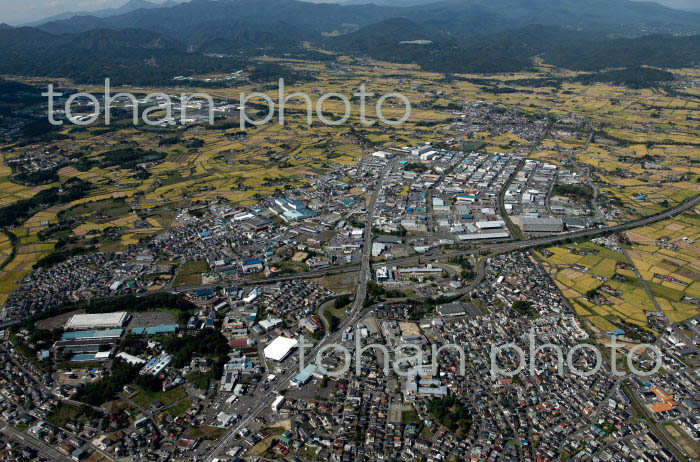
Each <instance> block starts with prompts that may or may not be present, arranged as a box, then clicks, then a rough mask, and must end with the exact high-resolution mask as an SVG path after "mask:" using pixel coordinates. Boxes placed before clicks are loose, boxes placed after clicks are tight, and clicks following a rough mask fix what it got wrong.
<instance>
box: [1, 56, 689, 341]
mask: <svg viewBox="0 0 700 462" xmlns="http://www.w3.org/2000/svg"><path fill="white" fill-rule="evenodd" d="M261 60H263V61H274V62H276V63H278V64H282V65H284V66H287V67H289V68H291V69H293V70H296V71H301V72H304V73H308V74H311V75H313V76H314V78H315V79H316V80H313V81H300V82H297V83H295V84H293V85H287V86H286V94H287V95H289V94H291V93H293V92H303V93H306V94H308V95H310V97H311V99H312V101H313V103H316V101H317V100H318V99H319V98H320V96H321V95H322V94H324V93H329V92H333V93H340V94H345V95H353V94H354V93H357V92H358V91H359V90H360V87H361V85H363V84H364V85H365V87H366V91H367V92H372V93H375V96H374V97H370V98H368V100H367V106H366V118H367V119H368V120H370V121H377V114H376V110H375V103H376V101H377V99H378V96H376V95H381V94H387V93H391V92H400V93H401V94H403V95H404V96H406V97H407V98H408V99H409V100H410V102H411V107H412V111H411V115H410V117H409V119H408V120H407V121H406V123H404V124H402V125H400V126H396V127H389V126H386V125H380V124H375V125H374V126H372V127H365V126H362V125H361V124H360V107H359V98H354V99H352V101H351V110H350V113H349V118H348V121H347V123H345V124H343V125H339V126H329V125H324V124H321V123H314V124H312V125H308V123H307V120H306V114H305V108H306V107H305V105H304V104H302V102H301V101H296V100H291V101H289V102H288V104H287V108H288V109H289V111H288V112H287V113H286V124H285V126H281V125H279V124H278V123H274V121H273V122H272V123H268V124H265V125H262V126H257V127H251V126H249V127H247V128H246V130H245V135H244V136H240V135H241V133H240V129H239V127H238V123H237V122H238V119H237V117H238V116H237V115H236V114H230V116H229V119H228V122H230V124H228V125H224V126H221V127H203V126H188V127H185V128H182V127H171V128H161V129H157V130H153V129H151V127H143V126H141V127H133V126H132V125H131V124H130V123H128V124H118V125H117V126H113V127H110V128H111V129H110V128H105V127H103V126H95V127H88V128H82V127H71V126H68V125H66V126H65V127H64V128H63V129H62V134H64V135H67V137H66V139H60V140H55V141H51V142H50V143H47V144H42V145H31V144H30V145H26V146H20V145H9V146H0V147H2V148H3V149H2V152H3V157H2V162H0V186H1V187H0V207H2V206H6V205H9V204H12V203H15V202H17V201H19V200H22V199H26V198H30V197H33V196H34V195H35V194H37V192H39V191H41V190H42V189H46V188H50V187H54V186H60V184H61V183H62V182H65V181H67V180H69V179H71V178H80V179H82V180H84V181H88V182H90V183H91V185H92V187H93V189H92V190H91V191H90V192H89V195H88V197H85V198H83V199H80V200H77V201H74V202H71V203H69V204H63V205H60V206H54V207H49V208H46V209H42V210H37V211H36V212H35V213H34V214H33V215H32V216H30V217H28V218H27V219H26V220H25V221H24V222H23V223H21V224H20V225H19V226H17V229H16V230H15V231H13V232H16V233H18V234H23V235H22V236H21V238H20V242H19V244H18V245H19V247H18V249H17V250H18V251H17V252H16V256H15V258H14V259H12V261H8V260H9V259H10V257H11V254H12V252H11V251H10V250H9V249H10V248H11V246H10V247H9V248H8V247H4V248H3V246H7V245H8V244H7V243H6V242H0V261H3V259H4V260H5V262H6V266H5V267H4V268H3V269H2V271H1V272H0V289H1V290H0V294H2V293H8V292H6V291H9V290H11V288H12V287H13V284H14V283H15V282H16V281H17V280H18V278H21V277H23V274H26V272H28V271H30V270H31V266H32V265H33V264H34V263H35V262H36V261H37V260H38V259H39V258H41V257H42V256H43V255H45V254H46V253H48V252H50V251H51V248H52V247H53V245H54V244H55V243H56V242H57V240H58V239H63V240H65V239H73V240H75V241H76V242H77V243H76V245H81V244H84V243H85V242H88V241H90V242H91V243H92V244H94V245H96V246H97V247H98V248H101V249H103V250H111V251H118V250H124V249H126V248H127V247H128V246H130V245H136V244H138V243H139V241H140V240H141V239H143V238H144V237H146V236H150V235H153V234H156V233H158V232H160V231H162V230H163V229H167V228H168V227H169V226H171V225H172V222H173V218H174V216H175V210H177V209H178V208H181V207H186V206H188V205H190V204H192V203H196V202H204V201H208V200H211V199H217V198H225V199H228V200H229V201H231V202H232V203H235V204H240V205H251V204H255V203H257V202H258V201H259V199H260V198H261V197H264V196H266V195H268V194H271V193H274V192H275V191H276V190H279V189H282V190H284V189H287V188H295V187H303V186H305V185H307V184H309V183H310V182H311V181H313V180H314V179H315V178H316V177H318V176H319V175H321V174H324V173H326V172H329V171H334V170H338V169H340V168H343V167H344V166H349V165H354V164H356V163H357V162H358V160H359V159H360V158H362V157H363V156H366V155H368V154H369V152H371V151H372V150H375V149H382V148H385V147H390V146H393V147H403V146H411V145H417V144H422V143H425V142H430V141H440V142H444V141H446V140H450V139H452V140H454V139H459V136H461V135H460V134H458V133H457V132H456V131H455V130H454V129H453V128H452V125H453V124H454V122H456V121H460V120H462V119H461V112H460V111H459V110H458V109H459V108H461V107H463V105H464V103H465V102H474V101H484V102H489V103H496V104H498V105H499V106H501V107H504V108H508V109H512V110H516V111H519V112H520V113H523V114H537V116H538V117H545V116H546V115H548V114H549V115H551V116H556V117H558V118H561V119H565V118H570V117H576V118H578V119H581V120H587V121H588V122H589V126H592V127H595V129H594V130H595V137H594V139H593V142H592V143H591V144H590V145H589V146H588V148H587V149H586V150H585V152H582V150H581V148H582V146H583V145H584V143H585V141H586V139H587V137H588V134H589V133H586V132H572V133H564V132H559V131H557V129H556V127H555V128H554V129H553V130H552V131H551V132H550V134H549V136H548V137H547V138H545V139H544V140H543V141H542V142H541V144H540V146H537V149H535V150H534V152H533V154H532V156H533V157H534V158H538V159H541V160H544V161H547V162H552V163H555V164H559V165H567V164H568V163H570V162H571V161H572V160H575V161H576V162H579V163H584V164H586V165H588V166H590V168H591V173H592V178H593V179H594V181H595V182H596V183H597V184H598V185H599V187H600V193H601V196H602V197H603V198H605V199H607V200H608V201H609V202H610V203H611V204H613V203H614V204H617V207H620V208H621V210H622V213H621V214H620V216H619V217H618V220H619V221H622V220H626V219H631V218H634V217H638V216H641V215H648V214H652V213H655V212H658V211H660V210H662V209H665V208H667V207H669V206H673V205H675V204H678V203H680V202H682V201H684V200H685V199H687V198H689V197H693V196H694V195H696V194H698V193H700V182H699V178H700V159H699V158H698V155H697V152H698V148H699V147H700V134H699V133H698V130H697V120H700V119H699V117H700V113H699V111H700V102H699V101H698V100H697V99H693V98H692V97H690V96H687V95H689V94H690V93H687V92H686V96H677V95H673V94H669V93H666V92H665V91H664V90H656V89H655V90H651V89H641V90H633V89H629V88H624V87H619V86H612V85H604V84H595V85H582V84H577V83H571V82H560V83H557V82H556V80H557V79H561V78H565V77H571V76H574V75H575V73H572V72H569V71H563V70H558V69H554V68H552V67H551V66H544V65H539V66H538V67H536V68H535V70H533V71H532V72H526V73H520V74H499V75H459V76H445V75H442V74H436V73H430V72H424V71H422V70H420V69H419V68H418V67H417V66H414V65H402V64H395V63H387V62H379V61H372V60H365V59H355V58H348V57H339V58H338V63H337V64H333V63H326V62H313V61H302V60H294V59H272V58H262V59H261ZM675 72H678V73H680V74H687V75H695V74H694V73H693V72H694V71H692V70H687V71H675ZM200 77H202V78H205V77H216V76H200ZM447 77H449V78H447ZM40 80H41V79H39V80H36V79H35V81H31V82H30V83H33V84H36V85H42V84H44V83H46V82H43V81H40ZM533 80H534V81H540V82H547V83H545V84H542V85H541V86H533V85H531V84H528V83H527V82H528V81H533ZM549 82H552V83H551V84H550V83H549ZM185 85H186V84H185ZM489 88H490V89H489ZM493 89H507V90H508V91H504V92H499V91H493ZM80 90H81V91H92V92H100V91H102V90H103V89H101V88H99V87H90V86H83V87H81V88H80ZM113 91H114V92H117V91H128V92H130V93H135V94H140V93H149V92H156V91H158V92H162V91H166V92H170V91H171V90H168V89H165V90H164V89H163V88H135V87H129V88H122V89H116V88H115V89H113ZM259 91H262V92H264V93H266V94H268V95H269V96H270V98H272V99H273V100H275V101H277V100H278V98H279V94H278V84H277V82H270V83H269V84H267V85H253V84H251V83H249V82H247V81H241V82H240V83H239V84H237V86H235V87H233V88H199V87H194V86H193V87H191V88H178V90H177V94H178V95H179V94H180V93H189V94H191V93H195V92H205V93H209V94H210V95H212V97H213V98H215V99H217V101H226V102H229V103H231V104H237V103H238V100H239V97H240V94H241V93H245V94H250V93H253V92H259ZM172 93H173V95H175V91H174V90H172ZM261 102H262V100H261V99H257V100H256V99H255V98H253V99H251V100H250V104H254V103H261ZM455 109H457V110H455ZM257 110H258V109H257V108H250V111H249V115H250V116H251V118H254V119H255V118H258V119H259V118H260V117H261V115H260V114H254V112H256V111H257ZM322 110H323V113H324V115H325V116H326V117H327V118H329V119H335V120H337V119H339V118H341V117H342V116H343V115H344V113H345V111H346V108H345V105H344V104H343V103H342V102H341V101H339V100H338V99H336V98H330V99H327V100H326V101H325V103H324V104H323V106H322ZM314 112H315V111H314ZM403 114H404V107H403V104H401V103H399V102H397V100H394V99H389V100H387V101H386V103H385V105H384V110H383V115H384V116H385V117H386V118H394V119H399V118H401V117H402V116H403ZM151 117H152V118H156V117H158V115H157V114H155V113H154V114H152V115H151ZM317 119H318V116H317V114H314V120H317ZM273 120H276V118H275V119H273ZM168 138H170V139H173V138H175V139H176V141H175V142H174V143H164V142H163V140H164V139H168ZM474 138H475V140H477V141H483V142H484V143H485V146H484V148H483V149H484V150H485V151H487V152H503V153H514V152H520V153H522V152H524V151H529V142H528V141H527V140H525V139H523V138H521V137H519V136H517V135H516V134H514V133H512V132H509V133H504V134H497V133H490V132H489V131H482V132H478V133H475V134H474ZM123 147H133V148H139V149H141V150H145V151H155V152H158V153H162V154H164V155H165V156H164V158H163V159H161V160H159V161H156V162H150V163H148V165H147V166H146V167H147V170H148V173H149V174H148V175H139V174H137V172H136V171H135V170H133V169H126V168H120V167H119V166H105V165H106V164H105V162H103V155H104V153H105V152H108V151H112V150H115V149H120V148H123ZM44 150H50V151H62V152H65V153H68V154H71V153H75V154H76V155H80V156H81V157H83V158H84V159H86V160H88V161H90V162H92V165H91V166H88V168H82V171H81V170H79V169H78V168H76V166H75V165H70V166H65V167H63V168H61V169H60V170H59V171H58V176H59V179H60V181H59V182H54V183H49V184H45V185H41V186H33V187H30V186H25V185H21V184H18V183H16V182H13V181H12V179H11V177H12V175H13V172H12V169H11V168H10V167H9V165H10V164H9V163H8V161H9V160H12V159H13V158H16V157H18V156H21V155H25V154H33V153H38V152H41V151H44ZM572 153H573V154H572ZM572 155H573V156H574V158H573V159H572V158H571V157H570V156H572ZM404 193H405V192H404ZM66 220H71V223H72V224H71V226H70V229H69V230H65V231H61V232H60V233H56V234H53V235H51V236H49V237H48V238H46V239H45V240H44V241H41V242H39V233H40V232H42V231H45V230H47V229H48V227H50V226H51V225H54V224H56V223H58V222H65V221H66ZM115 230H116V232H117V233H118V236H117V237H116V238H115V237H114V234H113V233H114V232H115ZM108 232H110V233H112V235H111V236H110V237H109V239H107V238H106V237H105V234H106V233H108ZM645 232H646V231H645ZM22 239H24V240H22ZM92 244H91V245H92ZM639 247H640V248H632V249H630V252H631V253H630V255H631V256H632V258H634V259H637V260H640V264H642V263H644V258H652V256H654V257H656V256H658V254H659V253H660V251H659V252H651V251H649V252H646V253H648V254H650V255H652V256H648V255H646V253H644V252H643V249H642V248H641V247H642V246H639ZM562 249H563V248H562ZM556 252H558V253H555V257H554V260H553V261H549V262H548V264H550V265H551V269H552V271H556V272H557V274H556V278H555V279H556V280H557V281H558V283H559V284H561V285H562V288H563V289H564V290H566V291H568V292H567V293H569V294H570V295H571V297H572V299H574V300H578V302H577V306H579V308H578V309H580V310H581V312H582V313H583V314H584V315H586V316H588V317H590V318H591V319H594V320H596V322H597V323H598V325H599V326H600V327H601V328H609V327H610V325H609V322H610V319H612V317H614V316H625V319H629V320H630V322H634V323H636V324H638V325H641V324H643V323H644V319H643V317H642V316H641V314H640V313H642V312H643V311H644V308H647V307H648V306H649V300H647V299H646V298H645V297H644V295H643V293H642V292H643V291H641V290H639V289H640V288H639V287H637V285H636V284H634V283H632V282H630V281H623V280H621V279H622V278H621V277H620V278H618V279H613V278H614V277H615V276H616V275H621V276H623V275H624V274H623V273H622V272H621V271H622V270H621V269H620V268H617V267H615V268H613V265H612V262H613V261H615V260H616V259H620V258H625V256H624V255H622V256H615V257H613V256H611V255H608V256H606V257H604V258H600V261H597V259H598V258H597V255H596V256H588V259H587V260H585V261H583V264H584V265H588V266H587V268H589V271H588V272H586V273H581V274H575V273H576V272H575V271H574V272H571V271H566V270H567V267H566V265H573V264H581V262H579V261H578V260H576V261H574V257H573V256H572V255H573V254H570V253H569V252H568V250H567V249H563V250H556ZM674 258H675V257H674ZM667 260H669V261H674V262H676V260H678V261H680V260H682V259H680V258H676V259H675V260H671V259H667ZM635 261H636V260H635ZM674 265H676V266H679V265H680V264H679V263H677V262H676V263H674ZM656 266H658V265H656ZM686 266H687V265H686ZM668 267H669V268H671V266H668ZM679 267H680V266H679ZM560 270H561V274H559V271H560ZM645 271H646V270H645ZM669 271H670V269H669ZM672 273H673V274H677V273H678V272H677V271H673V272H672ZM659 274H660V273H659ZM678 275H679V276H681V277H684V276H683V274H678ZM595 276H597V277H595ZM599 278H603V279H607V280H608V281H607V284H610V285H614V284H618V285H621V289H620V290H622V292H623V294H624V295H622V296H620V297H613V298H615V299H614V300H613V303H612V305H606V306H605V307H598V306H588V304H587V301H586V300H585V297H583V298H582V296H581V294H584V293H585V292H586V291H588V290H590V288H595V286H596V285H601V284H603V281H602V280H601V279H599ZM685 279H688V277H687V276H685ZM677 280H678V281H685V280H684V279H681V278H679V279H677ZM649 282H650V283H651V284H654V286H655V287H656V286H657V285H658V287H661V288H664V290H669V291H670V290H676V291H678V292H680V291H679V290H678V287H675V286H669V282H668V281H658V280H650V281H649ZM686 282H687V281H686ZM664 283H665V284H664ZM672 284H676V282H673V283H672ZM697 289H698V287H697V285H696V283H695V282H694V283H691V284H689V285H688V286H687V287H684V290H683V291H682V292H683V293H688V294H693V293H697V292H696V291H697ZM656 290H657V291H660V290H661V289H656ZM669 293H671V292H669ZM577 294H578V295H577ZM673 294H674V296H675V294H676V292H673ZM0 297H1V295H0ZM670 303H671V306H672V307H673V308H674V310H673V311H676V308H677V310H678V311H679V314H678V315H676V314H675V313H674V316H676V317H682V316H684V315H685V314H687V313H688V312H689V311H688V307H687V306H686V305H685V304H684V303H685V302H682V301H679V300H671V301H670ZM633 306H634V307H635V308H633ZM669 311H671V310H670V309H669ZM680 313H685V314H680Z"/></svg>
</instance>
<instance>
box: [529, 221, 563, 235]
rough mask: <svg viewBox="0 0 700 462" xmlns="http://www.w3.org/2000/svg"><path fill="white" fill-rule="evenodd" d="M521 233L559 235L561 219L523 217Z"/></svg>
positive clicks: (561, 228)
mask: <svg viewBox="0 0 700 462" xmlns="http://www.w3.org/2000/svg"><path fill="white" fill-rule="evenodd" d="M523 231H524V232H526V233H561V232H563V231H564V221H563V220H562V219H561V218H534V217H523Z"/></svg>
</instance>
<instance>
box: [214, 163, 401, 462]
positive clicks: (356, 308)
mask: <svg viewBox="0 0 700 462" xmlns="http://www.w3.org/2000/svg"><path fill="white" fill-rule="evenodd" d="M392 165H393V163H388V164H387V165H386V167H384V170H382V173H381V174H380V176H379V179H378V180H377V183H376V184H375V187H374V192H373V193H372V199H371V201H370V204H369V207H368V209H367V220H366V221H365V232H364V247H363V249H362V263H361V265H360V277H359V285H358V287H357V292H356V293H355V300H354V302H353V303H352V305H351V307H350V309H349V311H348V316H347V317H346V318H345V319H344V320H343V321H342V322H341V323H340V325H339V326H338V330H337V331H336V332H332V333H329V334H328V335H326V336H325V337H324V338H323V340H321V341H320V342H318V343H317V344H316V346H314V347H313V348H312V349H311V350H310V351H309V352H305V354H306V357H307V358H315V355H316V353H317V352H318V351H319V350H320V349H321V348H323V347H325V346H326V345H330V344H333V343H337V342H338V340H339V339H340V336H341V334H342V332H343V331H344V330H345V329H346V328H347V327H349V326H353V325H355V323H356V322H357V321H358V320H360V319H361V318H362V316H363V315H364V313H365V311H366V310H365V309H363V305H364V302H365V298H366V296H367V282H368V280H369V276H370V259H371V252H372V219H373V217H374V212H375V210H376V207H377V198H378V197H379V193H380V191H381V189H382V184H383V183H384V179H385V178H386V176H387V174H388V173H389V172H390V171H391V167H392ZM304 366H305V364H299V367H300V368H303V367H304ZM297 374H298V370H297V368H296V367H291V370H290V371H289V372H287V373H286V374H284V375H283V376H281V377H280V378H279V379H278V380H277V381H276V384H275V385H273V386H271V387H270V390H269V391H268V395H267V397H265V398H262V399H260V400H259V401H258V403H257V404H256V405H255V406H253V408H252V409H251V410H250V411H248V415H247V416H245V417H244V418H243V419H242V420H241V421H240V422H239V423H238V425H236V426H235V427H233V428H231V429H230V430H229V431H228V432H227V433H226V435H225V436H224V437H223V438H222V439H221V441H220V442H219V444H217V445H216V446H215V448H214V449H213V451H212V452H211V454H210V455H209V457H207V459H206V461H207V462H211V461H212V460H213V459H214V458H216V457H217V455H219V453H220V452H222V451H226V449H228V448H227V446H228V445H229V443H230V442H231V441H232V440H233V439H235V438H236V434H237V433H238V432H239V431H241V429H242V428H244V427H245V426H246V425H248V423H249V422H250V421H251V420H254V419H255V418H256V417H257V416H258V415H259V414H260V413H261V412H263V410H265V409H266V408H268V407H269V406H271V405H272V402H273V401H274V399H275V397H276V396H277V394H278V393H279V392H280V391H281V390H284V389H286V388H287V387H288V386H289V381H290V380H291V379H292V378H293V377H294V376H295V375H297Z"/></svg>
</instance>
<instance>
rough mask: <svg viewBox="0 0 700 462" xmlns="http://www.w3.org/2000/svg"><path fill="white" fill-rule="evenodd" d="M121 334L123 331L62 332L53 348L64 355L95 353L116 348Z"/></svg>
mask: <svg viewBox="0 0 700 462" xmlns="http://www.w3.org/2000/svg"><path fill="white" fill-rule="evenodd" d="M123 333H124V329H105V330H82V331H75V332H64V333H63V335H61V340H59V341H57V342H56V343H54V348H55V349H56V351H59V350H60V351H63V352H65V353H75V354H78V353H97V352H99V351H100V350H105V349H111V348H112V347H114V346H116V345H117V344H118V343H119V339H120V337H121V336H122V334H123Z"/></svg>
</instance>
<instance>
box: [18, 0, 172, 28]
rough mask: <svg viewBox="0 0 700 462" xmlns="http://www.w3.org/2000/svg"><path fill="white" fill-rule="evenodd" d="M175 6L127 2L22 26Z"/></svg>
mask: <svg viewBox="0 0 700 462" xmlns="http://www.w3.org/2000/svg"><path fill="white" fill-rule="evenodd" d="M175 5H177V2H174V1H172V0H168V1H166V2H165V3H151V2H149V1H147V0H129V1H128V2H127V3H126V4H124V5H122V6H120V7H119V8H105V9H103V10H97V11H67V12H65V13H61V14H57V15H55V16H50V17H48V18H44V19H41V20H38V21H32V22H29V23H26V24H22V26H25V27H34V26H39V25H41V24H46V23H47V22H52V21H61V20H64V19H70V18H72V17H74V16H95V17H97V18H107V17H109V16H117V15H120V14H126V13H130V12H132V11H136V10H139V9H142V8H143V9H153V8H169V7H171V6H175Z"/></svg>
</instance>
